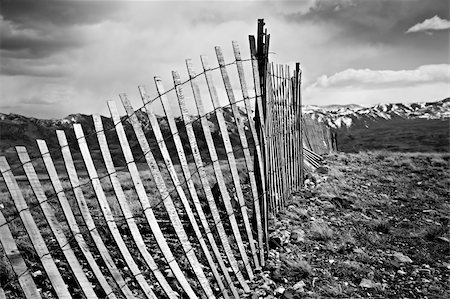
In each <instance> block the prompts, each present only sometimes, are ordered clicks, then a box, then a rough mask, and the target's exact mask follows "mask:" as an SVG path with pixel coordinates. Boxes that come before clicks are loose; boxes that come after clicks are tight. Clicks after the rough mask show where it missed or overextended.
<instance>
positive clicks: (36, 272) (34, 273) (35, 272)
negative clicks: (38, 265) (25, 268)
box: [32, 270, 42, 277]
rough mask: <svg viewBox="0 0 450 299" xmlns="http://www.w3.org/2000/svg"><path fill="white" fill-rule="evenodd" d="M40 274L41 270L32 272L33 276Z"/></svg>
mask: <svg viewBox="0 0 450 299" xmlns="http://www.w3.org/2000/svg"><path fill="white" fill-rule="evenodd" d="M41 275H42V271H41V270H37V271H34V272H33V274H32V276H33V277H38V276H41Z"/></svg>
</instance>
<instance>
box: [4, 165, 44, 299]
mask: <svg viewBox="0 0 450 299" xmlns="http://www.w3.org/2000/svg"><path fill="white" fill-rule="evenodd" d="M2 158H3V157H2ZM0 243H1V244H2V247H3V250H4V252H5V255H6V257H7V258H8V260H9V262H10V264H11V267H12V269H13V271H14V273H15V274H16V276H17V279H18V281H19V285H20V287H21V288H22V291H23V293H24V295H25V297H26V298H27V299H40V298H41V294H40V293H39V291H38V289H37V287H36V284H35V283H34V280H33V277H31V274H30V270H29V269H28V267H27V265H26V264H25V261H24V259H23V258H22V255H21V254H20V251H19V249H18V248H17V245H16V242H15V241H14V237H13V235H12V234H11V231H10V230H9V227H8V222H6V219H5V216H3V213H2V211H1V210H0ZM1 293H2V294H0V298H6V296H5V293H4V292H3V289H1Z"/></svg>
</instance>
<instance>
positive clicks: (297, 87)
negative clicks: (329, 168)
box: [295, 62, 303, 188]
mask: <svg viewBox="0 0 450 299" xmlns="http://www.w3.org/2000/svg"><path fill="white" fill-rule="evenodd" d="M301 86H302V71H301V70H300V63H299V62H297V63H296V64H295V97H296V98H297V101H296V102H297V104H298V118H299V120H298V122H299V126H298V131H299V141H298V142H299V150H300V161H299V164H300V165H299V167H300V171H299V174H300V177H299V182H298V184H299V186H298V187H300V188H301V187H302V186H303V134H302V130H303V126H302V92H301Z"/></svg>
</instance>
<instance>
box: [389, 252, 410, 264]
mask: <svg viewBox="0 0 450 299" xmlns="http://www.w3.org/2000/svg"><path fill="white" fill-rule="evenodd" d="M392 257H393V258H394V260H395V261H397V262H399V263H412V260H411V259H410V258H409V256H407V255H404V254H403V253H401V252H394V254H393V255H392Z"/></svg>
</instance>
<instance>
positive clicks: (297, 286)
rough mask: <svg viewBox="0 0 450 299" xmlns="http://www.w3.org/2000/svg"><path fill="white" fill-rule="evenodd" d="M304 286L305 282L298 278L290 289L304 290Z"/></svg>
mask: <svg viewBox="0 0 450 299" xmlns="http://www.w3.org/2000/svg"><path fill="white" fill-rule="evenodd" d="M305 286H306V283H305V282H304V281H303V280H300V281H299V282H297V283H296V284H294V285H293V286H292V289H293V290H294V291H296V292H301V293H303V292H305V290H304V287H305Z"/></svg>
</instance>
